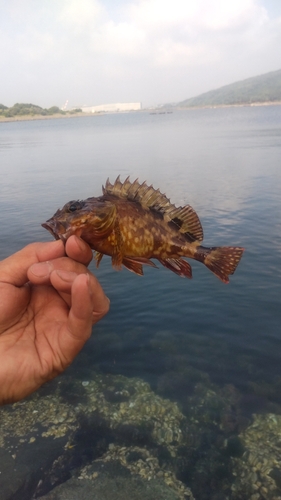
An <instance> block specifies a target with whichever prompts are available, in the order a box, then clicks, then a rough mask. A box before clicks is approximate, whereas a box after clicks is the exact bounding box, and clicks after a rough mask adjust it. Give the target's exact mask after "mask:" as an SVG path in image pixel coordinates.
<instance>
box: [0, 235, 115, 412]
mask: <svg viewBox="0 0 281 500" xmlns="http://www.w3.org/2000/svg"><path fill="white" fill-rule="evenodd" d="M65 253H66V254H67V256H66V255H65ZM91 258H92V252H91V249H90V247H89V246H88V245H87V244H86V243H85V242H83V241H82V240H79V239H78V238H77V237H76V236H71V237H70V238H69V240H68V241H67V242H66V245H65V247H64V245H63V243H62V241H60V240H59V241H53V242H50V243H32V244H30V245H28V246H26V247H25V248H23V249H22V250H20V251H19V252H17V253H15V254H13V255H11V256H10V257H8V258H7V259H4V260H3V261H2V262H0V404H4V403H10V402H14V401H17V400H19V399H22V398H23V397H25V396H27V395H28V394H30V393H32V392H33V391H35V390H36V389H38V388H39V387H40V386H41V385H42V384H43V383H44V382H46V381H48V380H50V379H52V378H54V377H55V376H57V375H58V374H59V373H61V372H62V371H63V370H65V369H66V368H67V366H68V365H69V364H70V363H71V362H72V361H73V359H74V357H75V356H76V355H77V354H78V352H79V351H80V350H81V349H82V347H83V345H84V343H85V342H86V340H87V339H88V338H89V337H90V335H91V331H92V325H94V324H95V323H96V322H97V321H99V320H100V319H101V318H102V317H103V316H104V315H105V314H106V313H107V312H108V309H109V300H108V298H107V297H106V295H105V294H104V292H103V290H102V288H101V286H100V284H99V282H98V281H97V279H96V278H95V277H94V276H93V275H92V274H91V273H90V272H89V271H88V269H87V267H86V265H87V264H88V263H89V262H90V260H91Z"/></svg>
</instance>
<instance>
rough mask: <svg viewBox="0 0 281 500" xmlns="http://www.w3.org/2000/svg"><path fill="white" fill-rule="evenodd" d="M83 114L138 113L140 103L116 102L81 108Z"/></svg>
mask: <svg viewBox="0 0 281 500" xmlns="http://www.w3.org/2000/svg"><path fill="white" fill-rule="evenodd" d="M81 109H82V111H83V113H118V111H139V110H140V109H141V102H116V103H113V104H100V105H99V106H83V107H82V108H81Z"/></svg>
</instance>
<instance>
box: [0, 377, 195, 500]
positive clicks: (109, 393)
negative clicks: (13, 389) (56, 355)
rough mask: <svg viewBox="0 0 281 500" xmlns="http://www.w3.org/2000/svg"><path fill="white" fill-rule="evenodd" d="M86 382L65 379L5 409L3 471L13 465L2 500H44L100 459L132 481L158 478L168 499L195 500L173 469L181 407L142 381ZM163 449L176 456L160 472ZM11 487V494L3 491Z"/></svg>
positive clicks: (0, 417)
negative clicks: (165, 490)
mask: <svg viewBox="0 0 281 500" xmlns="http://www.w3.org/2000/svg"><path fill="white" fill-rule="evenodd" d="M87 382H88V383H87V384H82V382H81V381H80V380H73V379H70V378H68V377H67V376H64V377H61V378H60V379H58V380H56V381H54V382H53V383H52V386H53V391H51V390H50V387H49V388H47V389H48V390H46V388H43V390H42V393H43V396H42V397H41V391H38V392H37V393H36V394H33V395H32V396H31V397H30V398H27V399H26V400H24V401H21V402H19V403H16V404H14V405H10V406H6V407H3V408H1V411H0V471H1V470H4V466H5V464H9V463H10V464H11V466H10V468H9V472H8V473H7V474H6V476H5V478H4V477H3V475H1V474H0V491H1V500H30V498H32V497H34V498H40V497H42V496H43V495H46V494H48V492H50V491H52V490H54V489H56V488H57V487H58V486H59V485H60V484H62V483H65V482H67V481H68V480H70V479H71V477H73V476H74V477H75V476H77V477H82V476H83V468H85V467H86V466H89V465H91V464H96V463H98V461H100V462H101V463H103V464H114V463H115V464H116V463H119V464H120V465H122V467H123V468H125V469H126V471H127V472H128V474H129V475H130V477H131V476H132V477H133V478H138V479H139V480H141V481H146V482H148V481H149V483H150V482H151V484H154V483H155V484H156V483H157V481H159V480H160V479H161V484H162V487H163V488H164V489H166V488H168V491H169V492H170V493H169V495H170V497H171V499H174V498H175V499H177V500H184V499H185V498H190V499H192V498H193V497H192V493H191V491H190V489H189V488H188V487H187V486H186V485H184V484H183V483H182V482H181V481H179V480H178V479H177V478H176V475H175V470H174V464H173V457H175V456H176V454H177V448H178V447H179V446H180V444H181V443H182V441H183V433H182V427H184V422H185V420H186V418H185V417H184V415H183V414H182V413H181V411H180V409H179V407H178V405H177V404H176V403H174V402H171V401H169V400H168V399H163V398H161V397H160V396H157V395H156V394H155V393H154V392H153V391H152V390H151V388H150V386H149V384H147V383H146V382H144V381H143V380H141V379H136V378H135V379H129V378H126V377H123V376H120V375H117V376H115V375H104V374H100V373H95V374H93V373H92V377H91V378H90V377H88V378H87ZM80 393H81V399H79V394H80ZM68 399H69V400H68ZM160 449H165V450H166V451H165V453H166V455H167V456H169V457H171V460H169V461H167V462H165V465H164V464H163V463H162V464H161V466H160V463H159V459H158V451H159V450H160ZM1 452H3V453H4V454H5V457H4V458H3V460H1ZM3 453H2V455H3ZM7 454H8V455H7ZM6 455H7V456H6ZM28 457H29V458H28ZM127 457H130V458H129V459H128V460H127ZM141 457H142V458H141ZM13 464H16V466H17V467H16V471H15V470H14V469H15V468H13ZM23 464H25V470H24V471H23V472H22V473H21V474H20V473H18V472H17V471H20V467H21V466H22V465H23ZM5 470H7V467H6V469H5ZM81 474H82V476H81ZM86 476H87V474H86ZM86 479H88V478H87V477H86ZM112 481H113V482H114V481H115V479H114V477H112ZM9 482H10V483H13V485H14V488H13V489H12V490H9V489H8V490H7V488H6V486H5V485H6V483H7V484H8V483H9ZM85 484H86V483H85ZM112 484H113V483H112ZM88 486H89V485H88ZM4 487H5V488H6V489H5V488H4ZM85 487H86V486H85ZM151 491H152V490H151ZM153 491H154V490H153ZM4 492H5V493H4ZM151 495H152V493H151ZM165 495H166V496H165ZM165 495H164V496H163V498H165V499H166V498H170V497H169V495H168V494H167V493H165ZM79 498H81V496H80V497H79ZM120 498H121V497H120ZM124 498H125V497H124ZM143 498H144V497H143ZM148 498H150V497H148ZM151 498H152V496H151ZM159 498H162V497H159Z"/></svg>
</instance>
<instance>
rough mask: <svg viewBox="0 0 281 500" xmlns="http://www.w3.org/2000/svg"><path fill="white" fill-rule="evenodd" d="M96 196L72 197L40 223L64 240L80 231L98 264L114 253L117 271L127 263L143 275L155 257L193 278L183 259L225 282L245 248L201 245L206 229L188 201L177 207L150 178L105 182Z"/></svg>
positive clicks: (134, 270)
mask: <svg viewBox="0 0 281 500" xmlns="http://www.w3.org/2000/svg"><path fill="white" fill-rule="evenodd" d="M102 191H103V194H102V196H99V197H97V198H94V197H93V198H87V199H86V200H81V201H80V200H77V201H69V202H68V203H66V205H64V207H63V208H62V209H59V210H57V212H56V213H55V214H54V215H53V217H51V219H49V220H47V221H46V222H45V223H44V224H42V226H43V227H44V228H46V229H48V231H50V233H51V234H52V235H53V236H54V237H55V238H56V239H61V240H62V241H64V242H65V241H66V240H67V238H69V236H71V235H72V234H76V235H77V236H80V237H81V238H82V239H83V240H85V241H86V242H87V243H88V244H89V245H90V247H91V248H92V249H93V250H95V258H96V261H97V266H98V265H99V263H100V261H101V259H102V257H103V255H110V256H111V258H112V265H113V267H114V268H116V269H120V268H121V267H122V265H123V266H125V267H126V268H127V269H129V270H130V271H133V272H134V273H136V274H139V275H142V274H143V267H142V266H143V264H148V265H150V266H153V267H157V266H156V265H155V264H154V263H153V262H152V261H151V260H150V259H157V260H158V261H159V262H160V263H161V264H162V265H163V266H165V267H167V268H168V269H170V270H171V271H173V272H174V273H176V274H178V275H179V276H183V277H186V278H191V277H192V270H191V266H190V264H189V263H188V262H187V261H186V260H184V259H183V257H187V258H191V259H195V260H198V261H199V262H203V264H205V266H207V267H208V269H210V270H211V271H212V272H213V273H214V274H215V275H216V276H217V277H218V278H219V279H220V280H221V281H223V282H224V283H228V282H229V278H228V277H229V275H231V274H233V273H234V271H235V269H236V267H237V265H238V263H239V261H240V259H241V257H242V254H243V251H244V248H241V247H211V248H207V247H203V246H201V242H202V240H203V230H202V226H201V223H200V220H199V217H198V215H197V214H196V212H195V211H194V210H193V208H192V207H191V206H190V205H186V206H184V207H176V206H175V205H173V204H172V203H171V202H170V200H169V199H168V198H167V197H166V195H165V194H162V193H161V192H160V191H159V189H157V190H155V189H154V188H153V187H152V186H148V185H147V184H146V182H144V183H142V184H140V183H139V182H138V180H135V181H134V182H130V179H129V177H128V178H127V179H126V180H125V181H124V182H123V183H122V182H121V181H120V177H119V176H118V177H117V179H116V181H115V182H114V184H111V183H110V182H109V180H107V182H106V184H105V187H102Z"/></svg>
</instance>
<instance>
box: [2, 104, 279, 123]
mask: <svg viewBox="0 0 281 500" xmlns="http://www.w3.org/2000/svg"><path fill="white" fill-rule="evenodd" d="M280 105H281V101H276V102H272V101H270V102H252V103H241V104H209V105H205V106H203V105H202V106H178V105H175V106H172V107H169V109H172V110H178V111H184V110H191V109H217V108H244V107H259V106H280ZM165 109H168V108H167V107H165V105H164V106H163V107H162V108H148V109H141V110H140V111H136V112H137V113H143V112H149V113H151V111H152V110H153V111H160V110H165ZM124 113H130V111H129V112H128V111H121V112H120V111H118V112H114V111H113V112H106V113H105V112H104V113H85V112H83V111H81V112H78V113H66V114H64V115H62V114H60V113H56V114H53V115H23V116H19V115H18V116H12V117H5V116H1V115H0V123H7V122H21V121H34V120H53V119H60V118H81V117H85V116H88V117H89V116H102V115H105V114H106V115H108V114H124Z"/></svg>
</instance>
